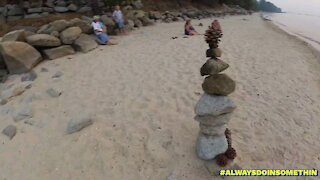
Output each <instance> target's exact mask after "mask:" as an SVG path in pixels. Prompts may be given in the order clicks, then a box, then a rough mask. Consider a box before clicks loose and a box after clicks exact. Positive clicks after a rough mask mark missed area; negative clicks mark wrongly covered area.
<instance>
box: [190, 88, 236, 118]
mask: <svg viewBox="0 0 320 180" xmlns="http://www.w3.org/2000/svg"><path fill="white" fill-rule="evenodd" d="M235 108H236V105H235V104H234V102H233V101H232V100H231V99H230V98H229V97H228V96H214V95H209V94H206V93H204V94H203V95H202V96H201V98H200V100H199V101H198V103H197V105H196V107H195V113H196V114H197V115H199V116H219V115H221V114H225V113H230V112H232V111H233V110H234V109H235Z"/></svg>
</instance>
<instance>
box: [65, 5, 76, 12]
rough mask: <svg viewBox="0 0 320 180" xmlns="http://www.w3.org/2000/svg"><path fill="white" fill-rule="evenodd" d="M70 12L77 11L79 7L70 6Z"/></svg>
mask: <svg viewBox="0 0 320 180" xmlns="http://www.w3.org/2000/svg"><path fill="white" fill-rule="evenodd" d="M67 8H68V9H69V10H70V11H77V10H78V6H77V5H75V4H69V6H68V7H67Z"/></svg>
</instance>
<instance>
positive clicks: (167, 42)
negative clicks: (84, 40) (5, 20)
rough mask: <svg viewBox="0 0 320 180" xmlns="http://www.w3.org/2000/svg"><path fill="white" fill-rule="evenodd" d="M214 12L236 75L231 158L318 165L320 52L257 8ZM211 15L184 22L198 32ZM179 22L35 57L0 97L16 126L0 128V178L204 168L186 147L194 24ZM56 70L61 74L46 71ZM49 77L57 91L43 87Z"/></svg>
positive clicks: (177, 178)
mask: <svg viewBox="0 0 320 180" xmlns="http://www.w3.org/2000/svg"><path fill="white" fill-rule="evenodd" d="M219 20H220V22H221V25H222V28H223V34H224V37H223V38H222V43H221V46H220V47H221V48H222V50H223V55H222V59H223V60H224V61H225V62H227V63H229V64H230V68H229V69H227V71H226V73H227V74H228V75H230V77H231V78H233V79H234V80H235V81H236V83H237V88H236V91H235V93H233V94H232V95H231V97H232V98H233V99H234V100H235V102H236V104H237V106H238V108H237V109H236V111H235V112H234V115H233V118H232V121H231V122H230V127H229V128H230V129H231V131H232V136H233V146H234V147H235V149H236V150H237V153H238V157H237V159H236V163H237V164H238V165H239V166H240V167H241V168H243V169H313V168H315V169H318V170H319V169H320V154H319V150H320V144H319V141H320V131H319V128H320V91H319V88H320V71H319V69H320V65H319V63H320V60H319V59H317V56H316V54H314V53H313V51H312V50H311V49H309V48H308V46H306V44H305V43H303V42H301V41H300V40H297V39H296V38H293V37H292V36H290V35H287V34H285V33H284V32H283V31H281V30H279V29H278V28H276V27H275V26H272V25H270V24H269V23H270V22H266V21H263V20H262V19H261V18H260V17H259V15H258V14H257V15H253V16H233V17H225V18H224V19H222V18H219ZM211 21H212V19H207V20H194V21H193V22H192V23H193V25H195V28H196V29H197V30H198V31H199V32H201V33H204V31H205V30H206V29H207V26H208V25H209V24H210V23H211ZM200 22H201V23H203V24H204V26H203V27H199V26H197V25H198V24H199V23H200ZM183 24H184V23H183V22H179V23H170V24H157V25H156V26H150V27H146V28H142V29H139V30H137V31H133V32H132V33H131V34H130V35H128V36H120V37H115V38H116V39H117V40H118V41H119V45H117V46H99V47H98V48H97V49H96V50H94V51H91V52H89V53H87V54H81V53H77V54H76V55H71V56H67V57H64V58H60V59H57V60H53V61H47V62H43V63H41V64H40V65H39V66H37V67H36V68H35V72H36V73H37V74H38V78H37V79H36V80H35V81H34V82H33V85H32V88H31V89H30V90H28V91H26V92H25V93H23V94H22V95H20V96H17V97H15V98H14V99H12V100H11V101H10V102H9V103H8V104H6V105H4V106H0V114H1V120H0V127H1V128H2V129H3V128H4V127H6V126H7V125H10V124H14V125H16V126H17V128H18V132H17V135H16V136H15V137H14V138H13V139H12V140H11V141H10V140H9V139H8V138H7V137H6V136H4V135H1V136H0V142H1V145H0V162H1V163H0V179H6V180H20V179H25V180H38V179H39V180H43V179H50V180H51V179H52V180H55V179H61V180H82V179H83V180H89V179H90V180H105V179H123V180H124V179H125V180H131V179H132V180H140V179H156V180H158V179H159V180H163V179H168V180H183V179H194V180H196V179H197V180H202V179H212V178H213V177H212V176H211V175H210V173H209V172H208V171H207V170H206V168H205V166H204V161H202V160H200V159H199V158H198V157H197V156H196V153H195V147H194V146H195V141H196V138H197V134H198V132H199V126H198V123H197V122H196V121H194V120H193V117H194V116H195V114H194V106H195V104H196V103H197V100H198V99H199V97H200V94H202V93H203V91H202V89H201V83H202V81H203V77H201V76H200V72H199V69H200V67H201V66H202V64H203V63H205V61H206V59H207V58H206V57H205V51H206V49H207V44H206V43H205V41H204V38H203V36H195V37H189V38H183V34H182V33H183ZM173 36H177V37H178V39H172V38H171V37H173ZM43 68H46V69H47V70H48V72H43V71H42V70H41V69H43ZM58 71H61V72H63V76H61V77H60V78H52V76H53V75H54V74H55V73H57V72H58ZM49 88H55V89H59V90H61V91H62V95H61V96H60V97H58V98H51V97H49V96H48V95H47V94H46V90H47V89H49ZM28 98H29V99H30V98H31V99H32V100H31V101H29V103H31V106H32V108H33V111H34V115H33V118H32V119H30V120H29V122H30V121H31V122H32V123H24V122H18V123H15V122H14V121H13V120H12V115H11V114H12V112H14V111H15V110H16V109H18V108H19V107H21V106H23V105H24V103H26V99H28ZM4 112H8V113H4ZM83 113H89V114H91V116H92V117H93V120H94V123H93V124H92V125H91V126H89V127H87V128H85V129H83V130H82V131H80V132H78V133H74V134H71V135H68V134H67V133H66V127H67V125H68V122H69V120H70V119H71V118H73V117H75V116H78V115H81V114H83ZM30 124H31V125H30ZM291 179H292V178H291ZM297 179H299V177H298V178H297ZM300 179H301V177H300Z"/></svg>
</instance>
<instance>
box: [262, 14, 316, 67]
mask: <svg viewBox="0 0 320 180" xmlns="http://www.w3.org/2000/svg"><path fill="white" fill-rule="evenodd" d="M260 17H261V19H262V20H264V21H265V22H266V23H267V24H268V25H269V26H270V27H271V28H272V29H274V30H275V31H278V32H282V33H284V34H286V35H287V36H289V37H292V38H294V39H295V40H297V41H298V42H300V43H303V44H304V45H306V46H307V47H308V48H309V49H310V50H311V51H312V53H313V54H314V55H315V56H316V57H317V59H318V61H319V62H320V44H318V42H313V41H316V40H313V39H308V38H309V37H305V36H304V35H302V34H297V33H294V32H292V31H290V30H289V29H288V28H286V25H284V24H281V23H278V22H276V21H274V20H272V19H271V18H269V17H266V16H265V14H261V15H260ZM316 43H317V44H316Z"/></svg>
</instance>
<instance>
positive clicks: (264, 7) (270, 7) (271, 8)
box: [259, 0, 282, 13]
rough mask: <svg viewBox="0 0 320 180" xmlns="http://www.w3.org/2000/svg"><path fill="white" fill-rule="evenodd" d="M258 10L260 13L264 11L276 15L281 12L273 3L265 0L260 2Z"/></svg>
mask: <svg viewBox="0 0 320 180" xmlns="http://www.w3.org/2000/svg"><path fill="white" fill-rule="evenodd" d="M259 8H260V10H261V11H266V12H277V13H281V12H282V10H281V9H280V8H278V7H277V6H275V5H274V4H273V3H271V2H268V1H265V0H261V1H260V3H259Z"/></svg>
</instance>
